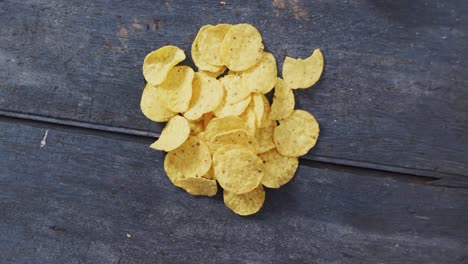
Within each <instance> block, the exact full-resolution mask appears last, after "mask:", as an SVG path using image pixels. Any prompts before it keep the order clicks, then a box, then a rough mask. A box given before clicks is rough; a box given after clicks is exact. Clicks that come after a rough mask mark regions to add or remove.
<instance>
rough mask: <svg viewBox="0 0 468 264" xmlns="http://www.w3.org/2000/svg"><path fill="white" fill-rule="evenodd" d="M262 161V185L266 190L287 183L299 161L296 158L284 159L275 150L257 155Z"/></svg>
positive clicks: (284, 157)
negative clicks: (263, 173)
mask: <svg viewBox="0 0 468 264" xmlns="http://www.w3.org/2000/svg"><path fill="white" fill-rule="evenodd" d="M259 157H260V158H261V159H262V160H263V164H264V171H265V175H264V176H263V179H262V184H263V185H264V186H265V187H268V188H275V189H276V188H279V187H281V186H283V185H285V184H286V183H288V182H289V181H290V180H291V179H292V178H293V177H294V174H295V173H296V170H297V166H298V165H299V160H298V158H297V157H286V156H283V155H281V154H279V153H278V151H277V150H276V149H272V150H269V151H267V152H264V153H262V154H260V155H259Z"/></svg>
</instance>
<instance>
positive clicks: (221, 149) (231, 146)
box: [211, 144, 255, 177]
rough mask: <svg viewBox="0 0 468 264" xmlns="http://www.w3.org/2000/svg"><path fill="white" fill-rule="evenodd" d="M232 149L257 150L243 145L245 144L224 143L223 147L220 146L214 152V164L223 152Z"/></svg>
mask: <svg viewBox="0 0 468 264" xmlns="http://www.w3.org/2000/svg"><path fill="white" fill-rule="evenodd" d="M232 149H249V150H250V151H252V152H255V149H253V148H252V147H246V146H243V145H238V144H227V145H222V146H221V147H219V148H218V149H217V150H216V151H215V152H212V153H211V154H212V157H213V158H212V159H211V160H212V163H213V164H214V163H215V160H216V159H217V158H218V157H219V156H220V155H222V154H224V153H226V152H228V151H229V150H232ZM213 177H214V172H213Z"/></svg>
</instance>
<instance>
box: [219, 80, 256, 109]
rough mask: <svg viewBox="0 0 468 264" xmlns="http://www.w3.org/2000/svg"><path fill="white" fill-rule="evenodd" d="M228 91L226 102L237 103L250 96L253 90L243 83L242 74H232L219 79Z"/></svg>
mask: <svg viewBox="0 0 468 264" xmlns="http://www.w3.org/2000/svg"><path fill="white" fill-rule="evenodd" d="M219 80H220V81H221V83H222V84H223V86H224V90H225V91H226V102H228V103H230V104H234V103H237V102H239V101H242V100H244V99H245V98H247V97H249V95H250V93H251V91H250V90H249V89H248V88H247V87H245V86H244V85H242V77H241V75H240V74H231V73H229V74H228V75H225V76H223V77H222V78H220V79H219Z"/></svg>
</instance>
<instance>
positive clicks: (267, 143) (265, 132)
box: [255, 120, 276, 153]
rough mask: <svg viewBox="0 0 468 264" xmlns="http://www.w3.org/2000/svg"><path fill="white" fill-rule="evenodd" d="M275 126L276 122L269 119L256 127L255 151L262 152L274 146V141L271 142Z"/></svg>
mask: <svg viewBox="0 0 468 264" xmlns="http://www.w3.org/2000/svg"><path fill="white" fill-rule="evenodd" d="M275 127H276V122H275V121H272V120H269V124H267V125H265V126H263V127H261V128H258V129H257V131H256V133H255V139H256V140H257V146H258V147H257V153H263V152H266V151H268V150H270V149H273V148H275V143H274V142H273V131H274V130H275Z"/></svg>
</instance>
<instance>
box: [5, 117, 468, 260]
mask: <svg viewBox="0 0 468 264" xmlns="http://www.w3.org/2000/svg"><path fill="white" fill-rule="evenodd" d="M0 131H3V133H2V134H0V135H1V136H0V149H1V150H2V154H3V155H5V154H6V157H8V158H7V159H5V158H4V159H0V172H1V173H0V188H1V190H2V191H1V192H0V215H1V217H0V256H2V263H51V264H53V263H121V264H123V263H189V262H190V263H194V262H197V263H399V264H401V263H437V264H439V263H466V261H467V260H468V252H467V250H466V248H467V246H468V236H467V234H468V225H467V224H466V223H467V222H468V214H467V213H466V209H467V204H466V200H467V197H468V190H467V189H449V188H444V187H433V186H426V185H424V182H418V181H407V180H406V179H405V178H399V177H398V176H395V174H393V173H378V172H372V171H369V172H366V173H361V172H355V171H353V170H351V171H347V172H342V171H341V170H340V169H337V168H336V167H335V166H334V165H330V166H322V165H319V164H317V163H310V164H308V165H307V166H304V165H301V166H300V168H299V170H298V173H297V175H296V177H295V179H294V180H293V181H292V182H291V183H289V184H288V185H286V186H285V187H284V188H282V189H280V190H277V191H268V192H267V199H266V204H265V207H264V208H263V209H262V211H261V212H260V213H259V214H257V215H255V216H254V217H250V218H243V217H239V216H237V215H234V214H233V213H232V212H230V211H229V210H228V209H227V208H225V207H224V204H223V202H222V198H221V196H219V195H218V196H217V197H215V198H196V197H192V196H190V195H188V194H186V193H185V192H184V191H182V190H180V189H178V188H177V187H174V186H173V185H172V184H171V183H170V182H169V180H168V179H167V177H166V176H165V175H164V172H163V169H162V166H161V163H162V160H163V154H161V153H160V152H157V151H154V150H151V149H149V148H148V144H149V143H150V142H151V141H150V140H149V139H141V138H136V137H131V136H121V135H113V134H109V133H103V132H99V133H96V132H93V131H83V130H82V129H75V128H63V127H57V126H54V125H49V124H42V123H40V124H38V123H30V122H21V123H18V122H16V120H14V121H12V120H5V119H3V120H1V121H0ZM46 131H48V132H47V134H48V136H47V138H46V140H45V143H44V142H42V145H43V147H41V141H42V140H43V138H44V135H45V133H46ZM90 132H91V133H90ZM32 161H34V162H32ZM127 234H131V235H132V237H131V238H128V237H127ZM188 258H191V260H192V261H189V260H190V259H188Z"/></svg>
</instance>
